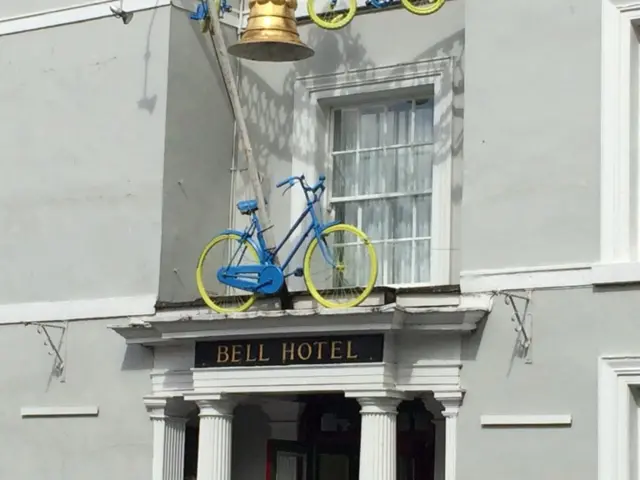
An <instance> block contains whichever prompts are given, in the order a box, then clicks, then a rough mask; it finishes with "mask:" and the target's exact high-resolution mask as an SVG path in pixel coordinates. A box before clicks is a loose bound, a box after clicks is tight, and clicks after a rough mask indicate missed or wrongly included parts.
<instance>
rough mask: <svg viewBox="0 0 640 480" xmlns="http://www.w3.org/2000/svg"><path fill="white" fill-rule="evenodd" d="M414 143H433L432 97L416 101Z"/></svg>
mask: <svg viewBox="0 0 640 480" xmlns="http://www.w3.org/2000/svg"><path fill="white" fill-rule="evenodd" d="M415 128H416V135H415V142H416V143H424V142H428V143H433V99H431V98H430V99H428V100H421V101H416V126H415Z"/></svg>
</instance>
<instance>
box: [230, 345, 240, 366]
mask: <svg viewBox="0 0 640 480" xmlns="http://www.w3.org/2000/svg"><path fill="white" fill-rule="evenodd" d="M241 360H242V345H231V363H240V361H241Z"/></svg>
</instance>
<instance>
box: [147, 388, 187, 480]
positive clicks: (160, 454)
mask: <svg viewBox="0 0 640 480" xmlns="http://www.w3.org/2000/svg"><path fill="white" fill-rule="evenodd" d="M145 406H146V407H147V411H148V412H149V416H150V417H151V422H152V424H153V466H152V469H151V471H152V473H151V478H152V480H183V478H184V437H185V435H184V434H185V427H186V423H187V419H186V416H185V414H186V411H185V410H184V409H180V408H176V406H175V405H174V403H173V402H172V401H171V400H170V399H165V398H146V399H145Z"/></svg>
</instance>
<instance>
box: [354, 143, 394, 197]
mask: <svg viewBox="0 0 640 480" xmlns="http://www.w3.org/2000/svg"><path fill="white" fill-rule="evenodd" d="M395 170H396V168H395V165H394V163H393V159H392V158H391V157H390V155H389V154H388V152H387V153H385V152H383V151H381V150H375V151H372V152H361V153H360V163H359V171H358V180H357V181H358V188H359V190H358V192H359V195H373V194H376V193H393V192H396V191H397V184H396V172H395Z"/></svg>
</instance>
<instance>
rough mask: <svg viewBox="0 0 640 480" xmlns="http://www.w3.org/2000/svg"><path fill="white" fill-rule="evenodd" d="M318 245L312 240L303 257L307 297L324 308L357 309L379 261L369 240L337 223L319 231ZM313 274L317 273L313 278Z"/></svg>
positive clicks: (367, 293) (350, 226)
mask: <svg viewBox="0 0 640 480" xmlns="http://www.w3.org/2000/svg"><path fill="white" fill-rule="evenodd" d="M321 242H322V244H320V243H318V238H317V237H316V238H314V239H313V240H311V242H309V247H308V248H307V252H306V253H305V256H304V265H303V273H304V281H305V283H306V285H307V289H308V290H309V293H310V294H311V296H312V297H313V298H314V299H315V300H316V301H317V302H318V303H319V304H320V305H322V306H323V307H326V308H350V307H356V306H358V305H360V304H361V303H362V302H363V301H364V300H365V299H366V298H367V297H368V296H369V294H370V293H371V291H372V290H373V287H374V286H375V283H376V280H377V278H378V260H377V258H376V252H375V249H374V248H373V245H372V244H371V242H370V241H369V238H368V237H367V236H366V235H365V234H364V233H363V232H362V231H361V230H359V229H358V228H356V227H354V226H353V225H347V224H344V223H339V224H337V225H332V226H330V227H328V228H326V229H325V230H323V231H322V234H321ZM314 254H315V257H314ZM347 262H348V263H349V265H348V266H347ZM313 272H317V273H318V276H317V277H316V278H313V277H312V273H313Z"/></svg>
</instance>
